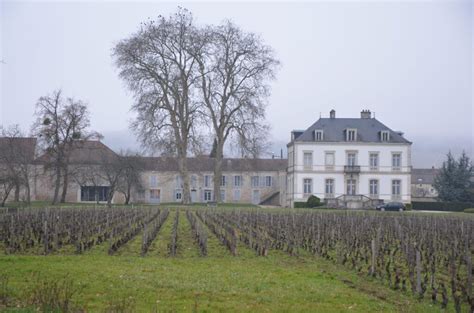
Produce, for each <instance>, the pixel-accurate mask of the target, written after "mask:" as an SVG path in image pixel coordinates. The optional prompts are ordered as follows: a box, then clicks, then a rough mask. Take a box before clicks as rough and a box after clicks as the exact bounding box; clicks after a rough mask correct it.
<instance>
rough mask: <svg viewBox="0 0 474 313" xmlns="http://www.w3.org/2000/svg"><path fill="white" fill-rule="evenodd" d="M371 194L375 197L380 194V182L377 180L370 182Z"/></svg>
mask: <svg viewBox="0 0 474 313" xmlns="http://www.w3.org/2000/svg"><path fill="white" fill-rule="evenodd" d="M369 194H370V195H371V196H372V197H374V196H378V194H379V181H378V180H377V179H371V180H369Z"/></svg>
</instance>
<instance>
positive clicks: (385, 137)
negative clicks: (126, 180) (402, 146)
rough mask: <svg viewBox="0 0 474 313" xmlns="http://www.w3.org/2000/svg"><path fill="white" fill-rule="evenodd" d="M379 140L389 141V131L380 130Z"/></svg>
mask: <svg viewBox="0 0 474 313" xmlns="http://www.w3.org/2000/svg"><path fill="white" fill-rule="evenodd" d="M380 141H385V142H387V141H390V133H389V132H388V131H387V130H382V131H381V132H380Z"/></svg>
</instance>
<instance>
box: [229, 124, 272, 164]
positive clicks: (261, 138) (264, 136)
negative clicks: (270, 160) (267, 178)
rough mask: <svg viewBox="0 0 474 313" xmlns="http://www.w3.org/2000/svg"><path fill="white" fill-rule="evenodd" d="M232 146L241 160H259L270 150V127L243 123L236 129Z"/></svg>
mask: <svg viewBox="0 0 474 313" xmlns="http://www.w3.org/2000/svg"><path fill="white" fill-rule="evenodd" d="M234 137H235V140H234V144H235V146H236V147H237V149H238V151H239V152H240V153H239V155H240V157H242V158H253V159H256V158H259V157H262V155H264V154H265V153H268V152H269V150H270V141H269V140H268V138H270V127H269V126H268V125H264V124H260V123H258V122H250V123H246V122H244V123H243V124H241V125H240V126H239V127H237V129H236V134H235V136H234Z"/></svg>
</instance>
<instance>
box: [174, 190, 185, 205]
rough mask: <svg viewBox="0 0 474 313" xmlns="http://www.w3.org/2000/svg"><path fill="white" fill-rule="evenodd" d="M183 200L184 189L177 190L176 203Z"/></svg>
mask: <svg viewBox="0 0 474 313" xmlns="http://www.w3.org/2000/svg"><path fill="white" fill-rule="evenodd" d="M182 200H183V189H181V188H176V189H175V190H174V201H176V202H179V201H182Z"/></svg>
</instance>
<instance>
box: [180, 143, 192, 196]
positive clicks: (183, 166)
mask: <svg viewBox="0 0 474 313" xmlns="http://www.w3.org/2000/svg"><path fill="white" fill-rule="evenodd" d="M178 149H179V151H178V159H179V160H178V162H179V172H180V174H181V178H182V179H183V198H182V202H183V204H189V203H191V194H190V192H189V173H188V159H187V157H186V152H185V150H184V149H182V148H178ZM183 150H184V153H183Z"/></svg>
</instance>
